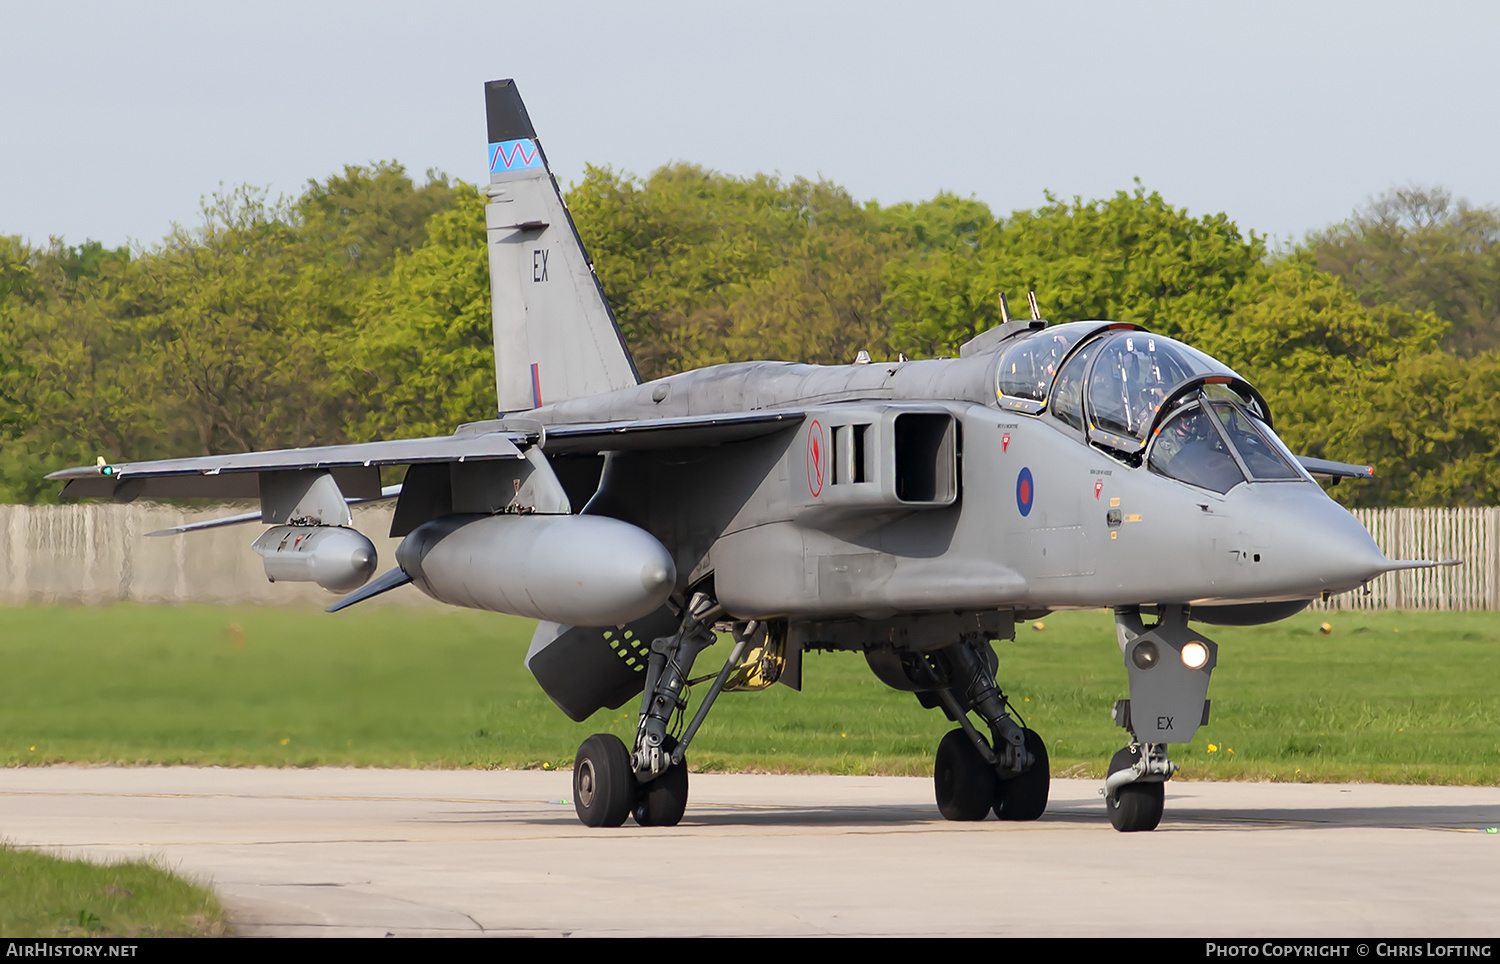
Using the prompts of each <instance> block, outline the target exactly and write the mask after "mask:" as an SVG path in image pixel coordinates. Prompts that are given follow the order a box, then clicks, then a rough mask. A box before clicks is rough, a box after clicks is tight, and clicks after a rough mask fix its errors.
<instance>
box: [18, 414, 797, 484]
mask: <svg viewBox="0 0 1500 964" xmlns="http://www.w3.org/2000/svg"><path fill="white" fill-rule="evenodd" d="M802 417H803V416H802V413H801V412H785V411H777V412H735V413H728V414H723V415H704V416H689V417H683V418H664V419H642V420H635V421H629V422H594V423H589V424H573V425H556V426H551V427H544V426H542V425H541V424H540V423H538V422H533V421H529V420H526V419H500V420H493V421H488V422H475V423H471V424H469V425H464V426H461V427H460V428H459V430H458V431H457V432H455V433H454V434H453V435H448V436H439V437H436V438H416V439H397V440H393V441H386V442H362V443H357V444H352V445H327V446H319V447H314V448H298V449H280V450H276V451H271V452H246V453H243V454H238V455H203V456H197V457H194V458H185V459H163V460H161V461H156V462H122V463H119V464H108V463H103V462H102V460H101V463H100V464H98V465H85V466H80V467H78V468H73V469H63V470H62V471H60V472H53V473H52V474H51V475H49V476H47V478H49V479H54V480H58V481H62V482H64V483H65V485H64V486H63V491H62V497H63V498H65V499H100V498H103V499H110V498H112V499H114V500H116V501H118V502H129V501H132V500H134V499H138V498H142V497H147V498H163V499H182V498H193V497H205V498H220V499H254V498H259V497H260V495H261V487H260V481H259V476H260V475H261V474H263V473H272V472H297V471H307V470H326V471H328V472H329V473H330V474H332V475H333V477H334V479H335V481H337V482H338V484H339V488H340V490H342V492H343V493H344V494H345V496H347V497H348V498H350V499H354V500H366V501H369V500H375V499H379V498H382V494H381V484H380V472H379V469H380V467H381V466H386V465H391V466H395V465H428V464H442V463H449V464H453V463H468V462H482V461H493V460H497V459H520V458H524V457H525V456H524V454H523V452H522V450H523V449H524V448H527V447H530V446H532V445H540V447H541V448H542V449H543V451H544V452H546V453H547V454H558V455H568V454H577V453H583V452H588V453H598V452H611V451H625V450H636V449H651V448H686V447H695V446H704V445H721V444H724V443H727V442H737V441H741V440H743V439H749V438H757V437H760V436H763V435H770V434H772V433H775V432H778V431H783V430H785V429H788V428H792V427H794V426H796V425H798V424H800V423H801V421H802Z"/></svg>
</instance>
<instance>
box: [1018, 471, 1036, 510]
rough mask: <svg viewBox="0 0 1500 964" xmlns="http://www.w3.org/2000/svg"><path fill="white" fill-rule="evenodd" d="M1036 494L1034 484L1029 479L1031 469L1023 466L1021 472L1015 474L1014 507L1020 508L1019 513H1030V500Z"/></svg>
mask: <svg viewBox="0 0 1500 964" xmlns="http://www.w3.org/2000/svg"><path fill="white" fill-rule="evenodd" d="M1035 495H1036V485H1035V483H1033V482H1032V481H1031V469H1029V468H1023V469H1022V470H1021V474H1020V475H1018V476H1016V508H1017V509H1020V510H1021V515H1023V516H1027V515H1031V501H1032V498H1033V496H1035Z"/></svg>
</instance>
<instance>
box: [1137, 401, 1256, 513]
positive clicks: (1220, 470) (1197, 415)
mask: <svg viewBox="0 0 1500 964" xmlns="http://www.w3.org/2000/svg"><path fill="white" fill-rule="evenodd" d="M1147 465H1149V466H1150V468H1151V471H1153V472H1156V473H1158V474H1160V475H1165V476H1166V477H1167V478H1169V479H1177V480H1178V481H1179V482H1186V483H1187V484H1188V485H1196V486H1199V487H1200V488H1204V489H1212V490H1213V491H1215V492H1228V491H1229V490H1230V489H1232V488H1234V487H1235V486H1236V485H1239V484H1240V483H1241V482H1243V481H1245V474H1244V473H1243V472H1241V471H1240V466H1239V463H1238V462H1236V461H1235V460H1234V456H1233V455H1231V454H1230V453H1229V447H1228V445H1226V444H1225V442H1224V437H1223V436H1222V435H1221V434H1219V430H1218V428H1217V427H1215V425H1214V423H1213V420H1212V419H1211V418H1210V417H1209V415H1208V413H1207V412H1206V411H1204V410H1203V409H1202V408H1199V407H1197V406H1193V407H1191V408H1189V409H1187V410H1185V411H1183V412H1180V413H1179V414H1178V415H1176V416H1174V417H1173V418H1172V419H1171V420H1170V421H1168V422H1167V423H1166V424H1165V425H1163V426H1162V429H1161V431H1160V432H1159V433H1158V434H1157V436H1156V442H1155V444H1153V445H1152V446H1151V454H1150V456H1149V457H1148V459H1147Z"/></svg>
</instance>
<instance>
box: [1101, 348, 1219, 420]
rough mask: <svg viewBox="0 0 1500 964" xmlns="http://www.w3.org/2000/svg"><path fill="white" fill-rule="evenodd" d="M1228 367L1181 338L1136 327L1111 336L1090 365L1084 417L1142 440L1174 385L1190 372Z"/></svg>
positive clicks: (1213, 372)
mask: <svg viewBox="0 0 1500 964" xmlns="http://www.w3.org/2000/svg"><path fill="white" fill-rule="evenodd" d="M1215 373H1225V374H1232V372H1231V371H1230V369H1228V368H1226V367H1225V366H1224V365H1222V364H1220V363H1219V362H1217V361H1215V360H1214V359H1213V358H1210V357H1209V356H1208V355H1205V354H1203V353H1202V352H1200V351H1198V350H1196V349H1194V348H1189V347H1188V346H1187V345H1184V344H1182V343H1181V342H1177V341H1173V340H1172V339H1170V338H1163V337H1162V336H1160V335H1153V334H1149V333H1147V332H1141V331H1122V332H1118V333H1116V334H1114V335H1112V336H1110V337H1109V338H1108V339H1107V340H1106V341H1105V342H1104V344H1103V345H1101V346H1100V347H1099V350H1098V361H1096V362H1095V363H1094V365H1093V367H1092V368H1091V369H1090V370H1089V389H1088V405H1089V411H1088V415H1089V422H1090V423H1091V424H1092V425H1093V426H1094V427H1096V428H1099V429H1102V430H1103V431H1105V432H1110V433H1112V434H1115V435H1122V436H1127V437H1132V436H1133V437H1134V438H1136V439H1139V440H1141V441H1143V442H1144V441H1145V439H1146V433H1147V432H1148V431H1149V430H1150V428H1151V423H1152V422H1153V421H1154V420H1155V418H1156V413H1157V412H1158V411H1159V410H1160V409H1161V405H1162V402H1164V401H1165V400H1166V398H1167V396H1168V395H1169V394H1171V391H1172V389H1173V388H1174V387H1176V386H1177V385H1180V384H1182V383H1183V382H1185V381H1187V380H1188V379H1189V378H1192V377H1193V376H1195V375H1207V374H1215Z"/></svg>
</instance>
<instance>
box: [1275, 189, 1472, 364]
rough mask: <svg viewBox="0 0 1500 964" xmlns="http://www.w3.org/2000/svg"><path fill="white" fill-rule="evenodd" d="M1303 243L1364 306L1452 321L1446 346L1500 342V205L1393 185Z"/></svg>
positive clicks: (1458, 349)
mask: <svg viewBox="0 0 1500 964" xmlns="http://www.w3.org/2000/svg"><path fill="white" fill-rule="evenodd" d="M1305 247H1306V250H1307V252H1308V253H1309V254H1310V255H1311V256H1312V257H1313V258H1314V259H1316V262H1317V265H1318V267H1319V268H1321V269H1322V270H1324V271H1327V272H1329V273H1331V274H1334V275H1337V276H1338V277H1340V278H1342V279H1343V280H1344V282H1345V283H1346V284H1348V285H1349V287H1350V288H1352V289H1353V290H1354V291H1356V292H1357V293H1358V294H1359V296H1360V298H1361V299H1362V300H1363V301H1364V302H1365V304H1367V305H1371V306H1373V305H1376V304H1380V303H1382V302H1396V303H1399V304H1401V305H1403V306H1404V307H1406V308H1408V309H1412V310H1421V311H1430V312H1432V313H1433V314H1435V315H1437V316H1438V317H1440V318H1442V319H1444V320H1445V321H1447V322H1449V323H1450V324H1451V326H1452V327H1451V329H1450V331H1449V333H1448V335H1447V337H1446V339H1445V341H1444V347H1445V348H1447V349H1448V350H1450V351H1452V352H1455V353H1456V354H1459V355H1463V356H1468V355H1474V354H1477V353H1479V352H1482V351H1487V350H1492V349H1497V348H1500V208H1493V207H1487V208H1476V207H1472V206H1470V205H1469V203H1468V202H1466V201H1464V200H1462V199H1460V200H1457V201H1455V200H1454V199H1453V196H1452V195H1451V194H1450V193H1449V192H1447V191H1445V190H1443V189H1441V188H1419V187H1407V188H1396V189H1394V190H1391V191H1388V192H1387V193H1385V194H1383V195H1381V196H1380V197H1378V198H1376V199H1374V200H1373V201H1371V202H1370V204H1369V205H1367V206H1366V207H1365V208H1363V209H1362V210H1359V211H1356V212H1355V213H1354V215H1353V216H1352V217H1351V218H1350V219H1349V220H1347V221H1345V222H1343V223H1342V224H1337V225H1334V226H1332V227H1329V228H1325V229H1324V230H1322V231H1316V232H1313V233H1312V234H1311V235H1310V236H1309V237H1308V239H1307V244H1306V246H1305Z"/></svg>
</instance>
